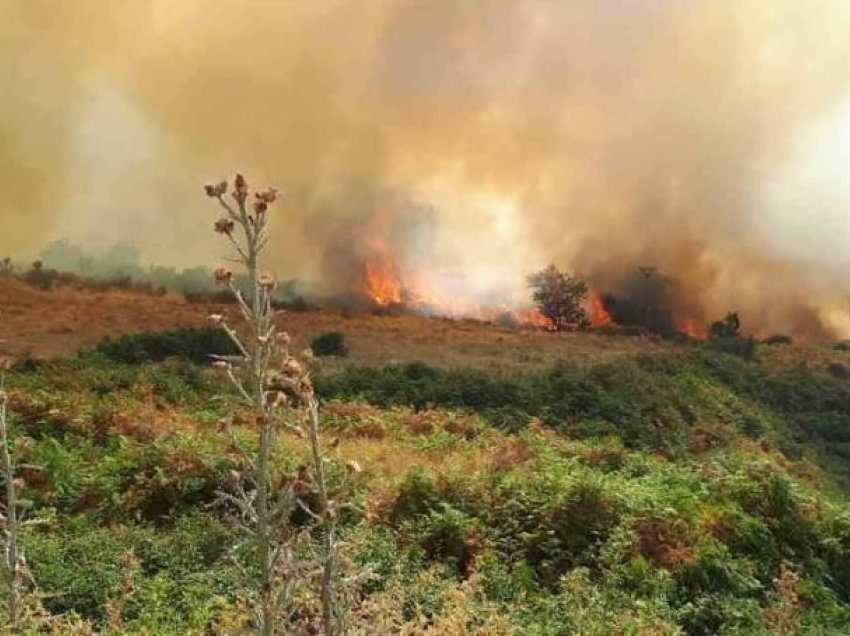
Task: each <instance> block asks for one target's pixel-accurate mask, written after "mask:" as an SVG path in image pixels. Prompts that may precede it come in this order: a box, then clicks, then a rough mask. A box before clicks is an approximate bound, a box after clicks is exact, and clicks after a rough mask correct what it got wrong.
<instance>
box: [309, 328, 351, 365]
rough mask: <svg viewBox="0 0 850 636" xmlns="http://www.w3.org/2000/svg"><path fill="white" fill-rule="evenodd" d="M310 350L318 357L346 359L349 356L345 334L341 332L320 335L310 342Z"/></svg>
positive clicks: (327, 332) (328, 332)
mask: <svg viewBox="0 0 850 636" xmlns="http://www.w3.org/2000/svg"><path fill="white" fill-rule="evenodd" d="M310 348H311V349H312V350H313V353H314V354H315V355H317V356H338V357H340V358H344V357H345V356H347V355H348V347H347V346H346V344H345V334H343V333H342V332H341V331H326V332H325V333H322V334H319V335H318V336H316V337H315V338H313V340H312V341H311V342H310Z"/></svg>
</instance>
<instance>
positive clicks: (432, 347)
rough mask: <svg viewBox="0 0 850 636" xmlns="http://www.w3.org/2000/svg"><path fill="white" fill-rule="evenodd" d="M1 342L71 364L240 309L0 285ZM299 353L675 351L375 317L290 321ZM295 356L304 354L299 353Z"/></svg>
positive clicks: (491, 360) (470, 356)
mask: <svg viewBox="0 0 850 636" xmlns="http://www.w3.org/2000/svg"><path fill="white" fill-rule="evenodd" d="M0 307H2V308H3V315H4V319H3V321H0V341H3V340H5V345H4V346H5V347H6V349H5V351H0V353H7V354H11V355H16V356H21V355H30V356H33V357H36V358H45V357H56V356H62V355H68V354H72V353H74V352H76V351H78V350H80V349H81V348H85V347H88V346H92V345H94V344H95V343H97V342H98V341H99V340H101V339H102V338H103V337H105V336H106V335H110V336H113V337H114V336H117V335H121V334H125V333H133V332H138V331H146V330H158V329H168V328H171V327H183V326H200V325H204V324H207V316H209V315H210V314H211V313H223V314H225V315H232V316H233V317H235V312H236V311H237V310H236V308H235V307H233V306H225V307H222V306H220V305H214V304H207V303H190V302H187V301H186V300H184V299H183V298H181V297H179V296H175V295H167V296H162V297H157V296H150V295H144V294H135V293H132V292H120V291H109V292H104V293H94V292H88V291H80V290H74V289H58V290H53V291H42V290H38V289H34V288H32V287H30V286H28V285H25V284H23V283H21V282H20V281H17V280H14V279H11V278H7V277H0ZM281 323H282V325H284V326H285V328H286V330H287V331H289V333H290V334H292V336H293V337H294V339H295V345H296V347H304V346H309V343H310V340H311V339H312V338H313V337H314V336H316V335H317V334H320V333H322V332H325V331H341V332H343V333H344V334H345V338H346V342H347V344H348V347H349V356H348V358H346V359H344V360H329V359H325V360H322V361H321V364H322V365H323V366H325V367H328V366H330V367H333V366H339V365H341V364H350V363H357V364H387V363H392V362H411V361H414V360H421V361H424V362H428V363H430V364H434V365H440V366H446V367H452V366H475V367H480V368H485V369H491V370H501V369H506V368H512V369H513V368H517V367H527V368H530V367H539V366H543V365H546V364H549V363H551V362H553V361H554V360H557V359H561V358H565V357H569V358H572V359H574V360H575V359H577V360H582V361H585V362H593V361H596V360H600V359H608V358H611V357H617V356H621V355H633V354H635V353H637V352H648V353H653V352H660V351H669V350H671V349H672V348H673V347H674V345H672V344H668V343H664V342H661V341H659V340H655V339H647V338H635V337H622V336H621V337H617V336H609V335H600V334H590V333H564V334H551V333H544V332H540V331H531V330H521V329H509V328H501V327H497V326H494V325H488V324H483V323H477V322H472V321H452V320H445V319H436V318H425V317H419V316H404V315H402V316H377V315H373V314H368V313H362V314H354V315H351V316H347V315H344V314H342V313H340V312H331V311H309V312H292V313H289V314H287V315H285V316H284V317H283V318H282V320H281ZM296 350H297V349H296Z"/></svg>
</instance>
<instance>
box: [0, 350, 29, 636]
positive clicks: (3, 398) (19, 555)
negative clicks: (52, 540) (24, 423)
mask: <svg viewBox="0 0 850 636" xmlns="http://www.w3.org/2000/svg"><path fill="white" fill-rule="evenodd" d="M10 366H11V360H10V359H8V358H0V479H2V481H3V501H2V503H0V531H2V533H3V536H2V541H0V548H2V550H3V554H2V558H0V569H2V577H3V585H4V588H5V594H6V621H7V624H8V625H9V626H10V627H11V628H12V629H16V628H17V627H18V624H19V621H20V618H21V610H22V608H23V604H24V601H25V597H26V592H27V586H28V583H29V581H30V575H29V570H28V568H27V562H26V559H25V558H24V552H23V549H22V548H21V545H20V532H21V527H22V525H23V512H24V511H23V506H24V503H25V502H23V501H22V500H21V497H20V494H19V491H20V488H21V487H22V486H23V480H22V479H20V478H19V477H18V476H17V466H16V463H15V458H14V454H13V450H14V449H13V448H12V447H13V445H14V443H15V440H14V437H13V436H12V433H11V432H10V430H9V420H8V412H7V409H8V401H9V398H8V395H7V393H6V387H5V373H6V371H7V370H8V368H9V367H10Z"/></svg>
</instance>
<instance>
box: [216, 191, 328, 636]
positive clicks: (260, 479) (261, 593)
mask: <svg viewBox="0 0 850 636" xmlns="http://www.w3.org/2000/svg"><path fill="white" fill-rule="evenodd" d="M228 189H229V184H228V183H227V182H226V181H222V182H220V183H217V184H212V185H207V186H205V190H206V194H207V196H209V197H211V198H212V199H214V200H215V201H216V202H217V203H218V204H219V206H220V207H221V208H222V210H223V211H224V214H223V216H222V217H221V218H219V219H218V220H217V221H216V222H215V226H214V227H215V231H216V232H217V233H218V234H220V235H222V236H223V237H224V238H225V239H226V240H227V241H228V242H229V243H230V245H231V247H232V249H233V250H234V252H235V254H236V257H235V258H234V259H233V260H234V262H236V263H237V264H238V265H239V266H240V267H241V268H242V269H244V271H245V274H246V279H247V285H246V289H245V290H244V291H243V290H242V289H240V288H239V286H237V284H236V282H235V278H234V274H233V272H232V271H230V270H229V269H227V268H219V269H217V270H216V272H215V278H216V281H217V282H219V283H220V284H222V285H226V286H227V287H228V288H229V290H230V292H231V293H232V294H233V296H234V298H235V299H236V303H237V305H238V307H239V309H240V311H241V314H242V318H243V319H244V323H245V327H244V328H240V329H236V328H235V327H233V326H231V325H229V324H227V322H226V321H225V319H224V317H223V316H221V315H214V316H211V319H212V320H213V322H215V323H216V324H218V325H220V326H221V327H222V328H223V329H224V331H225V332H226V333H227V335H228V336H229V337H230V339H231V340H232V341H233V343H234V345H235V346H236V349H237V351H238V355H235V356H214V358H215V362H214V363H213V364H214V366H215V367H216V368H218V369H220V370H221V371H222V372H223V373H225V374H226V375H227V377H228V378H229V379H230V382H231V383H232V384H233V386H234V387H235V389H236V392H237V394H238V398H239V400H240V401H241V402H242V403H243V405H244V406H245V407H247V408H249V409H250V410H251V411H252V413H253V416H254V421H255V422H256V426H257V432H258V435H259V443H258V444H257V447H256V449H255V450H249V449H247V448H246V447H244V446H243V445H242V444H241V443H240V442H239V441H238V439H237V438H236V436H235V435H234V434H233V431H232V429H231V428H230V425H229V423H228V422H226V421H225V422H222V428H224V429H225V430H227V431H228V432H229V433H230V439H231V442H232V444H233V445H234V446H235V447H236V448H237V449H238V451H239V452H240V453H241V454H242V456H243V461H244V464H245V465H246V466H247V472H248V474H247V475H244V476H243V475H240V474H235V475H231V477H232V478H231V479H230V480H229V487H228V489H227V491H222V492H221V493H220V495H221V497H222V499H223V500H224V501H225V502H226V503H228V504H230V505H231V506H233V507H235V508H237V509H238V510H239V513H240V517H241V526H242V529H243V531H244V532H245V534H246V535H247V538H248V543H249V544H250V546H252V547H253V550H252V551H251V553H252V554H253V558H254V563H253V566H254V567H252V568H251V569H252V570H254V571H257V572H259V574H258V576H259V580H258V581H256V600H257V604H256V617H255V622H256V624H257V626H258V631H259V633H260V634H262V635H263V636H271V635H273V634H275V633H278V627H281V626H283V625H285V624H286V623H287V622H288V620H289V614H290V612H288V611H287V610H288V609H289V601H290V600H291V598H292V594H293V590H294V589H295V587H296V585H297V584H298V582H299V581H300V580H302V579H303V578H304V577H309V576H310V573H311V571H315V570H316V569H318V570H319V578H320V581H321V582H320V597H321V606H322V610H321V624H322V630H323V632H324V633H325V634H326V635H327V636H336V635H337V634H339V633H341V631H342V627H341V625H342V621H341V616H340V610H339V609H338V607H339V604H338V603H337V598H336V592H335V586H336V578H337V574H336V570H337V539H336V521H335V520H336V505H335V503H334V502H332V501H330V499H329V496H328V488H327V482H326V479H325V470H324V456H323V453H322V448H321V443H320V436H319V409H318V402H317V399H316V396H315V393H314V391H313V385H312V383H311V381H310V375H309V373H308V371H307V369H306V363H307V361H308V358H309V357H310V356H309V352H305V354H303V355H302V356H300V357H295V356H293V355H291V354H290V337H289V335H288V334H287V333H286V332H282V331H278V328H277V325H276V324H275V317H276V312H275V310H274V308H273V305H272V294H273V292H274V289H275V286H276V282H275V279H274V277H273V276H272V275H271V274H268V273H264V272H261V270H260V263H259V259H260V255H261V253H262V251H263V249H264V248H265V247H266V245H267V243H268V240H269V232H268V214H269V213H268V210H269V206H271V204H273V203H274V202H275V201H276V200H277V198H278V193H277V191H276V190H275V189H274V188H270V189H268V190H264V191H260V192H255V193H253V196H251V193H250V191H249V187H248V184H247V182H246V181H245V178H244V177H243V176H242V175H236V178H235V179H234V181H233V184H232V188H231V189H230V197H229V198H226V195H227V193H228ZM229 199H232V201H231V200H229ZM282 428H289V429H291V430H293V431H295V432H296V433H298V434H299V435H300V436H301V437H304V438H306V440H307V442H308V444H309V450H310V456H311V460H312V462H311V467H310V469H309V470H307V471H301V472H300V473H299V474H298V475H297V476H293V477H291V478H285V477H282V476H276V475H274V468H273V466H272V463H271V461H272V452H273V449H274V447H275V444H276V443H277V441H278V438H279V434H280V432H281V429H282ZM305 429H306V430H305ZM305 486H307V487H310V488H311V489H312V490H314V491H315V493H316V495H317V500H318V506H317V508H318V510H313V509H311V508H309V507H308V506H306V505H305V504H304V503H303V502H302V501H301V499H300V498H299V497H298V496H297V495H296V492H300V490H301V489H303V488H304V487H305ZM297 506H300V507H301V508H303V509H304V510H305V512H307V513H308V515H309V516H310V518H312V519H313V521H314V528H315V530H316V532H317V533H318V534H319V535H321V546H322V550H321V557H320V559H319V563H318V564H316V563H315V562H313V563H305V562H304V561H303V560H300V559H298V558H296V556H295V555H294V550H295V545H296V541H297V538H296V537H294V536H293V534H292V532H291V528H290V525H289V518H290V516H291V514H292V512H293V511H294V509H295V508H296V507H297Z"/></svg>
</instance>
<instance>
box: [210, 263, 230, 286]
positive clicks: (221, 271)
mask: <svg viewBox="0 0 850 636" xmlns="http://www.w3.org/2000/svg"><path fill="white" fill-rule="evenodd" d="M213 275H214V276H215V282H216V283H229V282H230V281H231V280H233V272H231V271H230V270H229V269H227V268H226V267H219V268H218V269H216V270H215V272H214V273H213Z"/></svg>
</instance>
